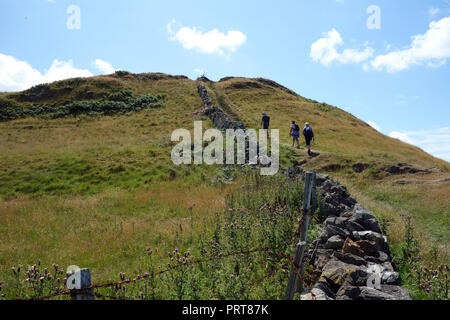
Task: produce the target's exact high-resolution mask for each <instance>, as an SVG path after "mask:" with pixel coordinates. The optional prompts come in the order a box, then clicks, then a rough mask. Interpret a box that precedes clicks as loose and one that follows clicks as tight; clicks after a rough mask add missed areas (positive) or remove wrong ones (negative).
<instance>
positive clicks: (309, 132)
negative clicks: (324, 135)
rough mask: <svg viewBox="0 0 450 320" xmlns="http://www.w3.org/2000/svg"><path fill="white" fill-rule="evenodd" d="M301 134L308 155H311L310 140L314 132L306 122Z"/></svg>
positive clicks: (312, 138)
mask: <svg viewBox="0 0 450 320" xmlns="http://www.w3.org/2000/svg"><path fill="white" fill-rule="evenodd" d="M303 136H304V137H305V141H306V146H307V147H308V155H309V156H311V140H314V132H313V129H312V128H311V126H310V125H309V123H308V122H306V123H305V127H304V128H303Z"/></svg>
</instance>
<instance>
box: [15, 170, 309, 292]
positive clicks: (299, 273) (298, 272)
mask: <svg viewBox="0 0 450 320" xmlns="http://www.w3.org/2000/svg"><path fill="white" fill-rule="evenodd" d="M311 174H312V173H311ZM311 179H313V180H311V183H310V184H309V185H308V184H305V194H308V197H310V198H309V199H306V200H307V201H306V202H307V203H310V200H311V199H312V200H313V201H314V198H315V194H314V195H313V194H312V192H314V193H315V188H314V187H315V173H314V175H311ZM308 188H309V189H310V190H307V189H308ZM304 201H305V199H304ZM266 205H267V204H266ZM315 206H316V204H314V203H313V204H312V206H311V205H309V206H308V205H306V206H305V205H304V206H303V209H302V210H301V213H302V214H301V218H300V220H299V221H298V226H297V229H296V231H295V233H294V235H293V237H292V238H291V239H287V240H285V241H284V242H283V244H280V245H277V246H273V247H261V248H254V249H249V250H237V251H233V252H228V253H220V254H218V255H215V256H211V257H208V258H203V259H196V260H192V261H188V260H187V259H186V260H185V261H183V262H182V263H178V264H176V265H172V266H169V267H167V268H166V269H163V270H160V271H157V272H150V273H145V274H144V275H143V276H138V277H136V278H134V279H133V280H131V279H130V278H127V279H121V280H120V281H114V282H107V283H102V284H90V285H89V286H86V287H84V288H81V289H76V290H69V289H64V290H61V289H57V290H56V291H55V292H54V293H52V294H49V295H45V296H39V297H32V298H27V299H18V300H48V299H52V298H56V297H62V296H69V295H70V296H71V297H72V299H74V296H76V297H77V298H76V299H80V296H81V297H83V296H85V295H87V296H90V298H91V299H93V298H94V297H97V298H99V299H112V300H127V298H125V297H117V296H111V295H105V294H102V293H99V292H98V291H96V290H97V289H104V288H115V289H116V290H117V289H118V288H121V287H122V286H126V285H129V284H131V283H136V282H139V281H146V280H147V281H148V280H149V279H151V278H155V277H157V276H160V275H162V274H165V273H168V272H171V271H174V270H176V269H179V268H185V267H187V266H195V265H197V264H201V263H206V262H212V261H217V260H221V259H226V258H229V257H234V256H238V255H250V254H252V253H257V252H267V251H271V250H277V249H281V247H283V245H285V244H288V245H292V244H293V243H294V241H295V240H296V239H298V237H300V238H305V237H306V236H307V232H308V228H307V226H306V228H305V222H307V221H308V220H309V218H310V217H311V216H312V213H313V211H314V209H315ZM263 207H264V206H263ZM263 207H261V208H263ZM311 207H312V208H311ZM286 209H287V207H284V208H282V211H283V210H286ZM311 209H313V210H311ZM239 210H240V211H242V213H244V214H251V213H248V212H246V211H245V210H243V209H239ZM291 218H293V217H291ZM305 230H306V231H305ZM302 233H303V234H302ZM296 254H297V252H296V253H294V254H293V255H291V256H288V255H286V254H285V253H284V252H282V251H279V252H277V255H278V257H279V258H281V259H286V261H287V262H288V265H289V266H290V267H291V268H292V269H291V274H292V273H294V275H295V280H299V281H300V282H301V284H302V285H303V286H304V287H305V288H306V289H307V291H308V292H309V293H310V294H311V297H312V299H313V300H315V299H316V296H315V295H314V293H313V292H312V290H311V288H310V286H309V285H308V283H307V282H306V280H305V277H304V275H303V260H304V256H303V255H302V257H301V258H300V261H298V262H297V263H296V262H295V261H294V257H295V255H296ZM280 269H281V267H278V268H274V270H272V271H271V272H270V273H269V274H267V275H264V276H262V277H260V278H259V279H257V280H256V281H253V282H251V283H249V284H248V286H249V287H254V286H255V285H257V284H259V283H261V282H262V281H263V280H265V279H269V278H271V277H273V276H274V275H275V274H276V273H277V272H278V271H280ZM293 280H294V279H292V278H290V279H289V282H291V281H293ZM289 285H290V284H289V283H288V287H289ZM295 286H296V285H295V284H294V287H295ZM295 290H296V291H297V292H298V290H299V289H298V288H295ZM81 299H83V298H81ZM285 299H286V298H285ZM288 299H289V298H288ZM290 299H292V298H290Z"/></svg>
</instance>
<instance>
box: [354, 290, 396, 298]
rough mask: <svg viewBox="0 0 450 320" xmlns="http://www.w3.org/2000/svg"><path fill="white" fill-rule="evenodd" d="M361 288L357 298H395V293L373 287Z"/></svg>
mask: <svg viewBox="0 0 450 320" xmlns="http://www.w3.org/2000/svg"><path fill="white" fill-rule="evenodd" d="M360 290H361V291H360V293H359V297H358V299H357V300H395V297H394V296H393V295H390V294H387V293H385V292H382V291H379V290H376V289H373V288H369V287H361V288H360Z"/></svg>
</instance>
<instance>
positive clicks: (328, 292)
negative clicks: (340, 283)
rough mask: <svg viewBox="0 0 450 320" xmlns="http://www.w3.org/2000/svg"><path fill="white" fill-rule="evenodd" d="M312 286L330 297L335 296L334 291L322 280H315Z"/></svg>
mask: <svg viewBox="0 0 450 320" xmlns="http://www.w3.org/2000/svg"><path fill="white" fill-rule="evenodd" d="M314 288H318V289H320V290H322V291H323V292H325V294H326V295H327V296H328V297H330V298H333V299H334V298H336V295H335V294H334V292H333V291H332V290H331V289H330V288H329V287H328V286H327V284H326V283H324V282H320V281H319V282H317V283H316V284H315V286H314Z"/></svg>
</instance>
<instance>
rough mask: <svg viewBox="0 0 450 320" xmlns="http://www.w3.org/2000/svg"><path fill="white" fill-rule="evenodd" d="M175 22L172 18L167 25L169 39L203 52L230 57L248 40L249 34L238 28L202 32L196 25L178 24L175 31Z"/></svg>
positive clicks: (187, 47)
mask: <svg viewBox="0 0 450 320" xmlns="http://www.w3.org/2000/svg"><path fill="white" fill-rule="evenodd" d="M174 24H176V21H175V20H172V22H170V23H169V24H168V25H167V32H168V33H169V35H170V38H169V39H170V40H173V41H178V42H179V43H180V44H181V45H182V46H183V48H185V49H187V50H192V49H195V50H196V51H198V52H201V53H207V54H218V55H219V56H226V57H228V56H229V54H230V53H232V52H235V51H236V50H237V49H239V47H240V46H241V45H243V44H244V43H245V41H246V40H247V36H246V35H245V34H243V33H242V32H240V31H237V30H229V31H228V32H227V33H226V34H224V33H222V32H220V31H218V30H217V29H213V30H211V31H208V32H202V31H200V30H198V29H197V28H196V27H192V28H188V27H183V26H178V27H179V28H178V30H176V31H174V30H173V26H174Z"/></svg>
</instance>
